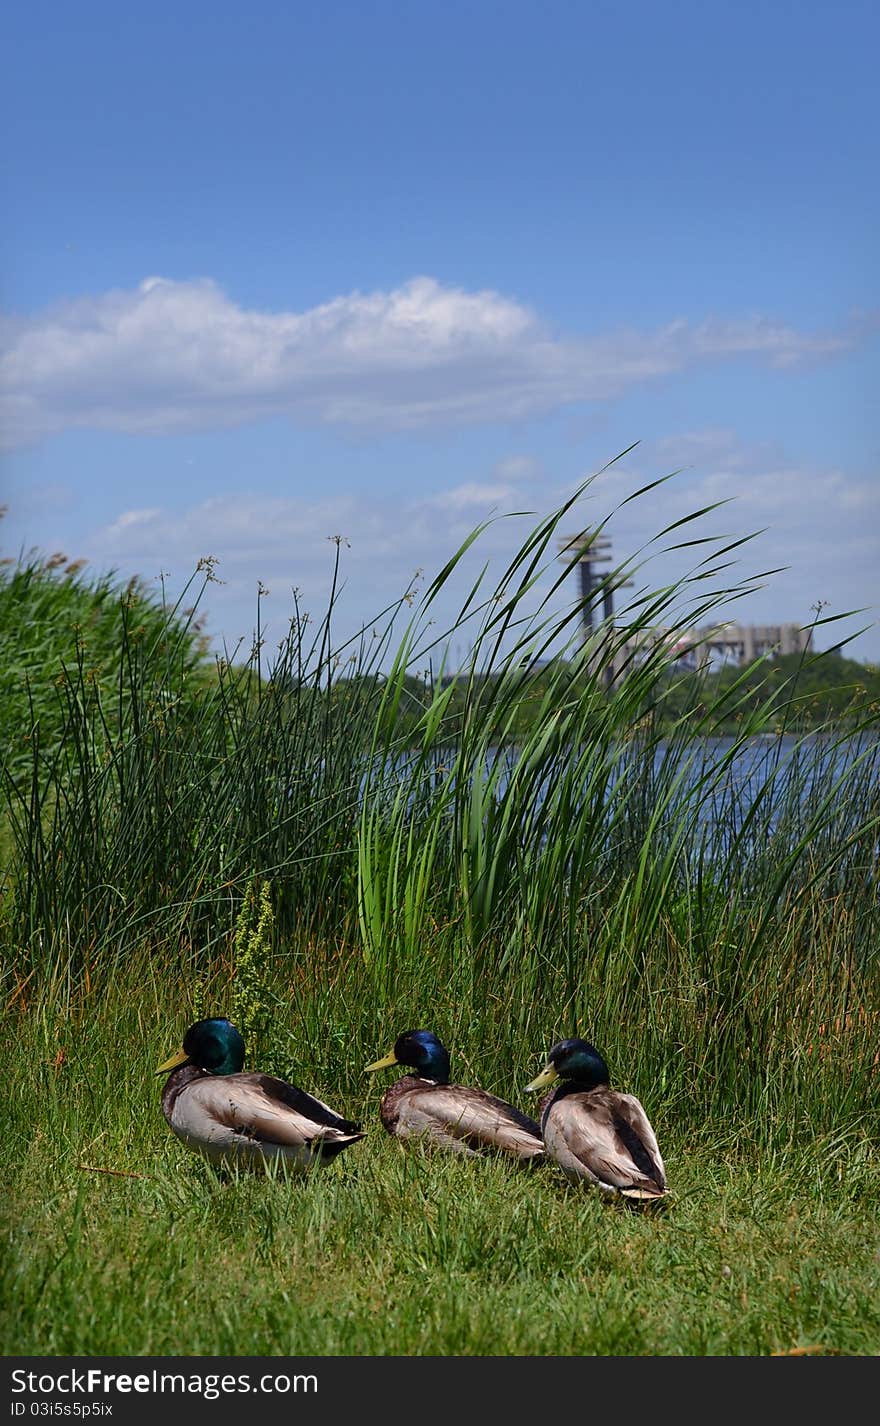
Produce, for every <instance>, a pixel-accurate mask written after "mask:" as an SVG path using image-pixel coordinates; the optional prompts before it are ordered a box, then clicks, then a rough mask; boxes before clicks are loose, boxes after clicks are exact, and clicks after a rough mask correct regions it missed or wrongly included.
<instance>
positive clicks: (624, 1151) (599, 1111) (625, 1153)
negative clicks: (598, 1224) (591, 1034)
mask: <svg viewBox="0 0 880 1426" xmlns="http://www.w3.org/2000/svg"><path fill="white" fill-rule="evenodd" d="M557 1079H560V1080H562V1083H561V1084H559V1085H557V1087H556V1088H555V1089H554V1090H553V1091H552V1093H550V1094H548V1095H547V1097H546V1098H545V1099H544V1100H543V1102H542V1104H541V1131H542V1133H543V1136H544V1147H545V1148H546V1150H547V1154H548V1156H549V1157H550V1158H551V1159H554V1160H555V1161H556V1163H558V1164H559V1166H560V1168H561V1169H563V1171H564V1172H565V1173H566V1174H567V1175H568V1177H569V1178H570V1179H572V1180H573V1181H576V1180H578V1179H589V1180H590V1181H591V1182H592V1183H596V1184H598V1185H599V1187H600V1188H601V1189H602V1190H603V1191H604V1192H605V1193H607V1194H608V1195H609V1196H612V1197H621V1198H625V1199H628V1200H629V1201H630V1202H632V1203H647V1202H649V1201H651V1202H656V1201H657V1200H659V1199H662V1198H664V1197H665V1195H666V1170H665V1168H664V1167H663V1160H662V1158H661V1157H660V1150H659V1149H658V1147H657V1139H656V1136H655V1134H654V1130H653V1129H652V1128H651V1124H650V1122H649V1120H648V1116H647V1114H646V1113H645V1111H644V1109H643V1108H642V1106H641V1104H640V1103H639V1101H638V1100H637V1099H636V1098H635V1097H634V1096H633V1095H632V1094H621V1093H620V1092H619V1091H618V1090H616V1089H612V1088H611V1085H610V1079H609V1074H608V1066H607V1065H606V1063H605V1061H604V1060H603V1058H602V1056H601V1055H600V1053H599V1051H598V1050H597V1049H596V1048H595V1047H594V1046H593V1045H590V1044H588V1043H587V1041H586V1040H562V1041H561V1042H560V1043H559V1044H558V1045H554V1046H553V1049H552V1050H551V1051H550V1057H549V1059H548V1062H547V1064H546V1065H545V1067H544V1069H543V1070H542V1071H541V1073H540V1074H539V1075H538V1076H537V1077H536V1078H535V1079H533V1080H532V1082H531V1084H527V1085H526V1089H527V1090H529V1091H535V1090H539V1089H544V1088H545V1087H546V1086H547V1085H550V1084H553V1083H554V1081H555V1080H557Z"/></svg>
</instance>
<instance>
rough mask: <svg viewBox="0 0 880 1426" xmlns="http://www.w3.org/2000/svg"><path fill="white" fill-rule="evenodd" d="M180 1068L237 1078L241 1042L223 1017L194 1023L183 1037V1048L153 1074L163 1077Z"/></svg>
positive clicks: (234, 1029)
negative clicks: (186, 1067)
mask: <svg viewBox="0 0 880 1426" xmlns="http://www.w3.org/2000/svg"><path fill="white" fill-rule="evenodd" d="M180 1065H198V1067H199V1069H202V1070H206V1071H207V1073H208V1074H239V1073H240V1071H241V1069H242V1068H243V1066H244V1040H243V1039H242V1038H241V1035H240V1034H239V1033H238V1031H237V1030H236V1028H235V1026H234V1025H232V1024H231V1023H230V1022H229V1021H228V1020H226V1019H224V1018H223V1016H219V1015H218V1016H215V1017H213V1018H212V1019H210V1020H197V1021H196V1023H195V1024H194V1025H190V1027H189V1029H188V1030H187V1032H186V1034H185V1035H184V1037H183V1048H182V1049H180V1050H178V1051H177V1053H176V1054H173V1055H172V1056H171V1058H170V1059H169V1060H166V1061H165V1063H164V1064H162V1065H160V1066H159V1068H158V1069H157V1070H156V1073H157V1074H165V1073H166V1072H167V1071H168V1070H173V1069H177V1068H179V1066H180Z"/></svg>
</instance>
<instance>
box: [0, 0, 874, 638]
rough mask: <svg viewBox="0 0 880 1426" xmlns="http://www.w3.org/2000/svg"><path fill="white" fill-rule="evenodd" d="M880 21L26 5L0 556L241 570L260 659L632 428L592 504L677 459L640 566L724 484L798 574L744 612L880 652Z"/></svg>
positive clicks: (647, 528)
mask: <svg viewBox="0 0 880 1426" xmlns="http://www.w3.org/2000/svg"><path fill="white" fill-rule="evenodd" d="M878 41H880V21H878V18H877V10H876V6H875V5H873V4H867V3H865V4H859V3H849V0H843V3H821V4H815V3H806V0H804V3H798V4H786V3H775V4H773V5H768V4H766V3H761V4H756V3H751V0H740V2H739V3H736V4H727V3H705V0H704V3H702V4H691V3H684V4H676V3H667V4H663V5H659V4H656V3H651V4H647V3H643V0H633V3H630V4H629V5H628V6H621V5H612V4H604V3H588V0H582V3H579V4H573V3H560V0H546V3H541V4H538V3H517V0H507V3H504V4H496V3H488V0H469V3H466V4H463V3H457V0H446V2H445V3H444V4H443V5H440V4H436V3H430V4H429V3H408V4H402V3H396V4H391V3H387V2H386V3H382V0H372V3H368V2H367V0H361V3H359V4H350V3H341V0H337V2H336V3H334V0H323V3H312V0H308V3H304V2H303V0H296V3H290V4H284V5H282V4H280V3H271V4H269V3H262V4H260V3H255V4H252V5H250V6H247V7H245V6H242V5H240V4H236V5H231V4H227V3H212V4H210V5H208V4H202V3H188V4H185V5H180V4H175V5H173V6H172V5H170V4H167V3H165V0H158V3H155V4H153V5H151V6H149V7H147V6H134V7H129V8H128V10H125V9H120V7H119V6H118V5H110V4H103V3H94V0H82V3H80V4H78V5H76V6H60V5H58V4H57V3H55V4H51V5H46V4H41V3H39V0H37V3H31V4H29V5H27V6H18V7H15V9H14V11H13V12H12V13H11V14H10V16H9V17H8V19H7V22H6V43H5V45H4V46H3V48H4V51H5V58H4V59H3V61H2V65H3V69H2V74H0V80H2V83H0V90H2V98H0V104H2V110H3V120H2V122H3V127H4V131H5V134H6V143H5V145H4V153H3V156H2V196H3V202H4V209H5V211H6V213H7V222H6V223H5V224H4V231H3V236H2V258H0V266H2V297H3V308H4V313H5V315H4V318H3V336H4V341H3V346H4V351H5V356H4V358H3V366H2V386H3V389H2V393H0V399H2V402H3V406H2V411H3V421H2V438H3V465H2V487H3V491H2V495H3V500H4V501H5V502H6V503H7V504H8V506H9V513H8V515H7V517H6V519H5V521H4V524H3V526H2V527H0V533H2V537H3V540H2V542H3V553H4V554H15V553H17V551H18V549H19V548H20V547H30V546H37V547H39V548H41V549H43V550H46V551H47V552H51V551H53V550H56V549H63V550H64V551H66V552H67V553H68V554H69V555H70V556H71V557H74V556H75V557H85V558H87V559H88V560H89V561H90V564H91V566H92V567H93V568H94V569H95V570H96V571H97V570H103V569H107V568H111V567H112V568H115V569H118V570H119V571H120V572H122V573H124V574H125V575H128V574H131V573H135V572H136V573H140V574H141V575H142V576H143V577H144V578H145V579H146V580H148V581H151V580H155V579H156V578H157V577H158V576H159V573H160V571H164V572H167V577H168V583H169V586H170V587H171V588H176V587H179V586H180V585H181V584H182V583H183V581H184V580H185V579H186V578H187V576H188V575H189V574H190V573H191V572H192V570H193V568H194V566H195V564H196V562H197V561H198V560H199V558H200V557H202V556H204V555H207V554H211V555H214V556H215V557H217V559H218V560H219V565H218V574H219V575H220V577H221V578H222V579H223V580H224V581H225V582H224V583H223V584H222V585H219V584H218V585H212V586H211V587H210V588H209V590H208V591H207V596H206V597H207V608H208V615H209V618H208V629H209V631H210V632H211V633H212V634H213V635H214V637H215V640H216V641H217V643H218V645H219V644H220V642H221V641H222V640H225V641H226V643H227V645H235V643H236V642H237V641H238V639H239V638H241V637H243V638H244V639H245V640H246V641H247V640H248V639H249V636H250V632H251V630H252V628H253V623H254V613H255V607H256V590H257V582H258V581H262V583H263V585H264V586H266V587H268V589H269V591H270V593H269V594H268V595H267V596H266V598H265V600H264V601H263V608H262V617H263V619H264V622H267V623H268V626H269V634H270V638H271V637H275V636H277V637H278V638H280V637H281V636H282V634H283V632H284V629H285V627H286V623H287V618H288V616H289V615H290V614H291V613H292V608H291V596H290V590H291V587H293V586H296V587H297V588H298V589H300V590H302V591H303V594H304V597H305V599H306V601H307V603H308V602H310V603H311V604H312V605H313V606H314V607H315V608H321V607H322V599H323V596H324V592H325V591H326V588H327V583H328V579H329V574H330V566H331V561H332V556H333V546H332V545H331V544H329V543H328V537H329V536H332V535H335V534H342V535H344V536H345V537H346V538H347V540H348V542H349V545H348V546H346V547H344V550H343V554H344V569H345V577H346V580H347V586H346V594H345V599H344V601H343V607H342V612H341V618H342V623H343V630H342V631H343V632H344V631H345V621H346V620H347V621H348V622H349V623H350V625H351V627H352V628H353V627H355V625H356V624H357V623H358V621H359V620H360V619H361V618H363V617H364V616H367V615H369V614H371V613H374V612H376V611H377V610H378V609H379V608H380V607H381V606H382V605H383V604H384V603H385V602H386V600H388V599H390V598H393V597H394V595H395V594H399V593H400V592H402V590H403V589H404V588H405V587H406V585H407V582H408V581H409V579H410V577H411V575H412V572H413V570H414V569H416V568H420V569H423V570H425V572H426V574H428V575H430V574H431V573H433V572H435V571H436V570H437V569H438V568H439V567H440V566H441V565H442V564H443V563H444V562H445V559H446V558H447V556H448V555H449V553H451V551H452V549H453V548H454V547H455V545H456V543H457V541H458V540H459V539H460V538H461V537H462V536H463V535H464V534H465V533H466V532H467V531H468V530H469V529H470V528H471V527H472V526H473V525H474V524H475V523H476V522H477V521H478V520H480V519H482V518H483V517H484V516H485V515H486V514H487V513H488V512H490V511H495V512H497V513H503V512H505V511H508V510H514V509H515V510H531V511H534V512H535V513H536V515H542V514H544V513H546V512H547V511H548V510H549V509H551V508H552V507H553V506H554V505H555V504H556V503H557V502H558V501H559V500H561V499H562V498H564V497H565V495H566V494H567V492H568V491H569V490H571V489H572V488H573V487H574V486H575V485H576V484H577V483H578V482H579V481H580V480H581V479H582V478H583V477H584V476H586V475H588V474H589V473H591V472H593V471H596V470H599V469H600V468H601V467H603V466H604V465H605V464H606V463H607V462H608V461H609V460H611V459H612V458H613V457H614V456H615V455H616V454H617V453H618V452H620V451H621V450H623V449H624V448H626V447H629V446H630V445H632V444H633V443H634V442H638V443H639V444H638V445H637V447H636V449H635V450H634V451H633V452H632V454H631V455H630V456H628V457H627V458H626V460H625V461H623V462H621V463H620V464H619V465H617V466H615V467H613V469H612V471H611V472H609V473H607V474H606V475H604V476H601V477H600V478H599V479H598V480H597V481H596V482H595V483H594V485H593V486H591V488H590V493H589V497H588V498H587V499H586V500H585V501H584V502H583V505H582V508H581V510H580V511H579V515H582V517H583V518H582V519H580V518H579V519H578V520H576V521H575V525H579V524H587V523H592V522H595V521H598V520H600V519H602V518H604V517H605V516H606V515H607V514H608V513H609V512H610V511H611V510H612V509H614V508H615V507H616V505H617V504H618V503H619V501H620V500H621V499H622V497H623V496H624V495H625V494H626V493H628V491H629V490H631V489H633V488H635V487H636V486H638V485H641V484H643V483H644V482H645V481H648V480H653V479H656V478H657V477H659V476H661V475H664V474H666V473H667V472H669V471H672V470H680V471H681V473H680V474H679V475H677V476H676V477H675V479H674V480H673V481H672V482H670V483H669V484H667V485H664V486H662V487H661V488H660V489H659V490H658V491H657V492H656V493H654V494H653V495H651V496H648V497H646V498H645V499H644V500H642V501H639V502H636V504H635V505H633V506H629V507H627V508H626V510H623V511H620V513H619V514H616V515H615V516H614V517H613V519H612V522H611V525H610V533H611V534H612V536H613V538H614V542H615V551H616V552H617V554H618V555H619V556H620V557H621V558H624V557H627V556H629V555H630V554H633V553H634V552H635V550H636V549H637V548H638V547H639V545H640V544H642V543H643V542H644V540H645V539H647V538H649V537H650V535H651V534H652V533H654V532H655V531H657V530H658V529H659V528H661V527H662V526H663V525H665V524H667V523H669V521H670V520H672V519H675V518H676V517H677V516H679V515H681V514H683V513H685V512H686V511H688V510H690V509H693V508H695V507H696V506H698V505H704V504H707V503H709V502H710V501H714V500H731V501H732V502H733V503H732V504H730V505H727V506H725V507H724V509H723V511H720V512H718V513H717V514H716V515H714V516H711V517H708V522H707V527H706V528H707V532H711V533H719V534H733V535H735V534H742V533H746V532H749V531H753V530H757V529H761V530H765V533H764V534H762V535H761V536H760V537H759V538H758V539H757V540H756V541H755V542H754V545H753V547H752V548H751V550H750V551H749V552H748V553H747V554H746V555H744V556H743V560H744V564H743V571H742V572H743V574H744V575H746V574H748V573H750V572H751V571H752V570H755V569H764V568H772V567H776V566H779V565H785V566H787V568H786V569H785V571H784V572H783V573H780V574H778V575H775V576H773V577H772V578H771V579H770V580H768V581H767V582H766V583H765V585H764V587H762V588H761V589H760V590H758V591H757V592H756V593H755V594H753V595H752V596H750V598H749V600H748V601H746V602H745V603H741V604H740V605H738V606H737V608H736V609H735V610H731V616H733V615H738V616H739V617H741V618H745V619H748V620H749V621H750V622H778V621H782V620H797V621H799V622H802V623H804V622H808V621H809V620H810V618H811V611H812V606H814V605H815V604H816V602H817V601H820V600H821V601H825V602H827V606H828V607H827V609H826V611H825V612H826V613H830V614H840V613H843V612H844V611H845V610H848V609H851V608H855V607H865V606H867V608H868V613H867V615H865V616H863V617H862V618H861V619H855V620H850V621H845V623H844V625H843V627H844V628H845V630H846V631H847V632H851V631H854V630H856V629H858V628H860V627H861V626H862V625H863V624H868V625H870V627H869V628H868V629H867V631H866V632H864V633H862V634H860V635H859V637H858V638H857V639H856V640H855V642H854V643H853V645H852V651H853V652H854V653H855V654H856V655H857V656H859V657H861V658H864V659H871V660H875V661H876V660H880V625H878V624H877V622H876V621H877V619H878V616H880V597H878V592H880V591H878V584H880V581H878V577H877V570H878V568H880V518H878V516H880V482H878V454H880V451H878V445H880V443H878V435H877V420H876V409H877V404H878V403H877V399H876V373H877V355H878V309H880V300H878V292H877V286H878V284H877V270H878V263H877V253H878V251H880V243H878V236H880V235H878V206H880V199H878V188H880V186H878V183H877V159H878V145H877V137H876V136H877V133H878V130H880V124H878V105H877V100H876V77H875V59H876V54H877V49H878ZM517 533H520V534H521V533H523V522H522V521H520V522H519V523H518V522H516V521H512V522H508V521H504V522H500V523H499V524H496V525H495V526H493V527H492V530H491V531H490V532H489V534H488V536H487V537H486V540H485V542H484V543H485V547H486V553H487V556H489V557H490V558H491V559H493V560H500V559H501V558H503V556H504V554H505V553H506V552H508V551H509V549H510V548H511V546H512V544H513V543H514V542H515V539H516V535H517ZM676 572H677V570H676V569H675V568H673V566H672V565H671V564H670V563H669V562H668V561H667V562H666V563H665V564H664V562H663V561H662V560H661V561H660V562H659V563H658V565H657V568H656V571H655V575H656V579H657V580H658V581H659V580H662V579H664V578H666V577H668V576H669V575H670V574H671V573H676ZM652 577H654V576H653V575H652ZM549 584H550V581H549V578H548V581H547V587H548V588H549ZM839 628H840V626H836V625H835V626H832V629H833V631H834V634H835V635H836V634H837V632H838V630H839ZM831 641H832V633H831V632H830V631H826V632H824V633H822V634H820V637H819V639H818V643H819V645H820V646H822V645H825V644H827V643H829V642H831Z"/></svg>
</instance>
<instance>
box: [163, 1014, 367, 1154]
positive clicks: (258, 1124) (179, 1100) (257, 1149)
mask: <svg viewBox="0 0 880 1426" xmlns="http://www.w3.org/2000/svg"><path fill="white" fill-rule="evenodd" d="M244 1053H245V1050H244V1040H243V1039H242V1037H241V1035H240V1034H239V1032H238V1031H237V1030H236V1028H235V1026H234V1025H232V1024H231V1023H230V1022H229V1021H228V1020H226V1019H224V1018H223V1017H222V1016H214V1017H212V1018H211V1019H208V1020H198V1021H197V1022H196V1023H195V1024H194V1025H190V1027H189V1029H188V1030H187V1032H186V1034H185V1035H184V1037H183V1047H182V1049H180V1050H178V1051H177V1053H176V1054H173V1055H172V1056H171V1058H170V1059H168V1060H166V1061H165V1063H164V1064H162V1065H160V1066H159V1068H158V1070H157V1071H156V1073H157V1074H167V1075H168V1078H167V1080H166V1081H165V1085H164V1088H163V1090H162V1113H163V1114H164V1115H165V1118H166V1120H167V1121H168V1124H169V1125H170V1127H171V1129H172V1130H173V1132H174V1133H175V1134H176V1135H177V1137H178V1139H180V1140H182V1142H183V1143H184V1144H186V1146H187V1147H188V1148H190V1149H194V1150H196V1151H197V1152H198V1153H201V1154H203V1155H204V1156H205V1157H206V1158H208V1159H210V1160H212V1162H214V1163H219V1164H224V1165H226V1166H229V1165H232V1164H238V1165H239V1166H241V1167H243V1168H248V1169H254V1170H258V1171H259V1170H265V1168H266V1166H267V1164H269V1163H279V1164H281V1165H283V1166H286V1167H288V1168H294V1169H306V1168H309V1167H310V1166H311V1165H313V1164H316V1163H324V1162H326V1161H327V1160H328V1159H332V1158H335V1156H336V1155H337V1154H338V1153H340V1152H341V1151H342V1150H343V1149H345V1148H347V1147H348V1145H349V1144H354V1143H356V1142H357V1140H358V1139H362V1138H363V1137H364V1136H363V1134H362V1133H361V1132H360V1125H359V1124H353V1123H350V1122H349V1120H347V1119H343V1118H341V1117H340V1115H338V1114H336V1113H334V1111H333V1110H332V1109H330V1108H329V1106H328V1105H326V1104H323V1103H322V1102H321V1100H320V1099H315V1098H313V1096H312V1095H311V1094H306V1092H305V1091H304V1090H302V1089H298V1088H297V1086H296V1085H294V1084H288V1083H287V1081H286V1080H283V1079H277V1078H276V1077H275V1076H274V1075H270V1074H260V1073H259V1072H258V1071H255V1072H253V1073H244V1072H243V1066H244Z"/></svg>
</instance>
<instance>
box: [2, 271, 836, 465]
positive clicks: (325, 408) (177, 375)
mask: <svg viewBox="0 0 880 1426" xmlns="http://www.w3.org/2000/svg"><path fill="white" fill-rule="evenodd" d="M2 335H3V339H4V340H3V345H4V347H5V352H6V354H5V356H4V358H3V361H2V364H0V392H2V408H0V420H2V429H3V431H4V439H5V441H6V442H7V443H8V444H19V443H23V442H27V441H33V440H38V439H40V438H42V437H44V436H47V435H51V434H52V433H55V432H59V431H62V430H66V429H70V428H90V429H97V430H111V431H123V432H129V433H150V434H161V433H169V432H174V431H194V430H207V429H213V428H221V427H225V426H238V425H243V424H247V423H249V422H253V421H256V420H260V419H262V418H265V417H269V416H276V415H279V414H281V415H285V416H287V417H289V418H290V419H291V420H293V421H295V422H300V423H303V424H312V425H333V426H345V427H361V428H372V429H380V430H394V429H396V430H401V429H416V428H422V427H429V426H439V425H447V426H449V425H467V424H474V423H480V422H488V421H509V420H516V419H520V418H523V417H529V416H537V415H541V414H544V413H547V412H549V411H552V410H556V409H559V408H560V407H563V406H565V405H569V404H572V403H577V402H585V401H595V400H601V399H606V398H609V397H613V396H616V395H618V394H619V393H621V392H623V391H625V390H626V389H628V388H629V387H631V386H633V385H635V384H637V383H639V382H644V381H648V380H650V379H652V378H656V377H658V376H664V375H668V374H670V373H673V372H676V371H680V370H682V369H684V368H686V367H688V366H690V365H693V364H695V363H705V362H706V361H710V360H713V361H714V360H724V359H728V358H731V357H742V356H750V357H754V358H758V359H761V360H764V361H768V362H769V363H770V364H771V365H774V366H779V367H783V366H790V365H792V364H795V363H797V362H802V361H809V360H814V359H819V358H827V357H831V356H834V355H835V354H837V353H839V352H841V351H844V350H846V349H847V348H848V347H850V346H851V345H852V344H853V342H854V341H855V340H856V335H855V329H853V330H852V331H843V332H837V333H834V332H830V333H806V332H801V331H798V330H796V329H795V328H792V327H789V326H786V325H785V324H783V323H780V322H775V321H772V320H770V319H769V318H767V317H763V316H753V317H746V318H742V319H737V320H734V321H730V320H723V319H720V318H712V319H709V320H707V321H704V322H702V323H696V324H695V323H692V322H689V321H686V320H684V319H679V320H675V321H673V322H670V323H668V324H667V325H665V326H663V327H660V328H657V329H655V330H653V331H645V332H640V331H635V330H621V331H615V332H607V333H604V334H600V335H593V336H586V337H584V336H577V335H572V334H565V333H557V332H554V331H552V330H551V329H550V328H549V327H548V326H547V324H546V323H544V322H543V321H542V320H541V319H540V317H539V316H538V315H537V314H536V313H535V312H533V311H532V310H531V309H529V308H528V307H525V306H523V305H522V304H520V303H518V302H516V301H514V300H512V299H510V298H507V297H504V296H502V295H501V294H500V293H498V292H494V291H491V290H483V291H475V292H467V291H464V290H463V289H461V288H454V287H444V286H442V285H441V284H440V283H438V282H436V281H435V280H434V279H433V278H430V277H417V278H414V279H413V280H411V281H410V282H407V283H405V284H404V285H403V286H401V287H399V288H396V289H394V290H393V291H390V292H373V293H369V294H362V293H358V292H355V293H351V294H348V295H346V296H341V297H336V298H334V299H333V300H332V301H330V302H327V303H325V304H323V305H321V306H318V307H314V308H312V309H311V310H309V311H305V312H275V313H272V312H262V311H256V310H247V309H245V308H242V307H239V306H237V305H236V304H235V303H234V302H233V301H231V300H230V299H229V298H228V297H227V296H226V295H225V294H224V293H223V291H222V290H221V289H220V288H219V287H218V286H217V285H216V284H215V283H214V282H211V281H208V280H203V281H189V282H175V281H170V280H168V279H166V278H161V277H150V278H147V279H146V280H145V281H144V282H142V283H141V284H140V286H139V287H137V288H136V289H133V290H129V291H114V292H107V293H104V294H102V295H99V296H95V297H86V298H81V299H79V300H77V301H73V302H69V303H67V304H65V305H63V306H59V307H57V308H55V309H53V310H51V311H47V312H44V313H42V314H38V315H36V316H33V317H27V318H16V319H7V320H6V321H5V323H4V324H3V330H2Z"/></svg>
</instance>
